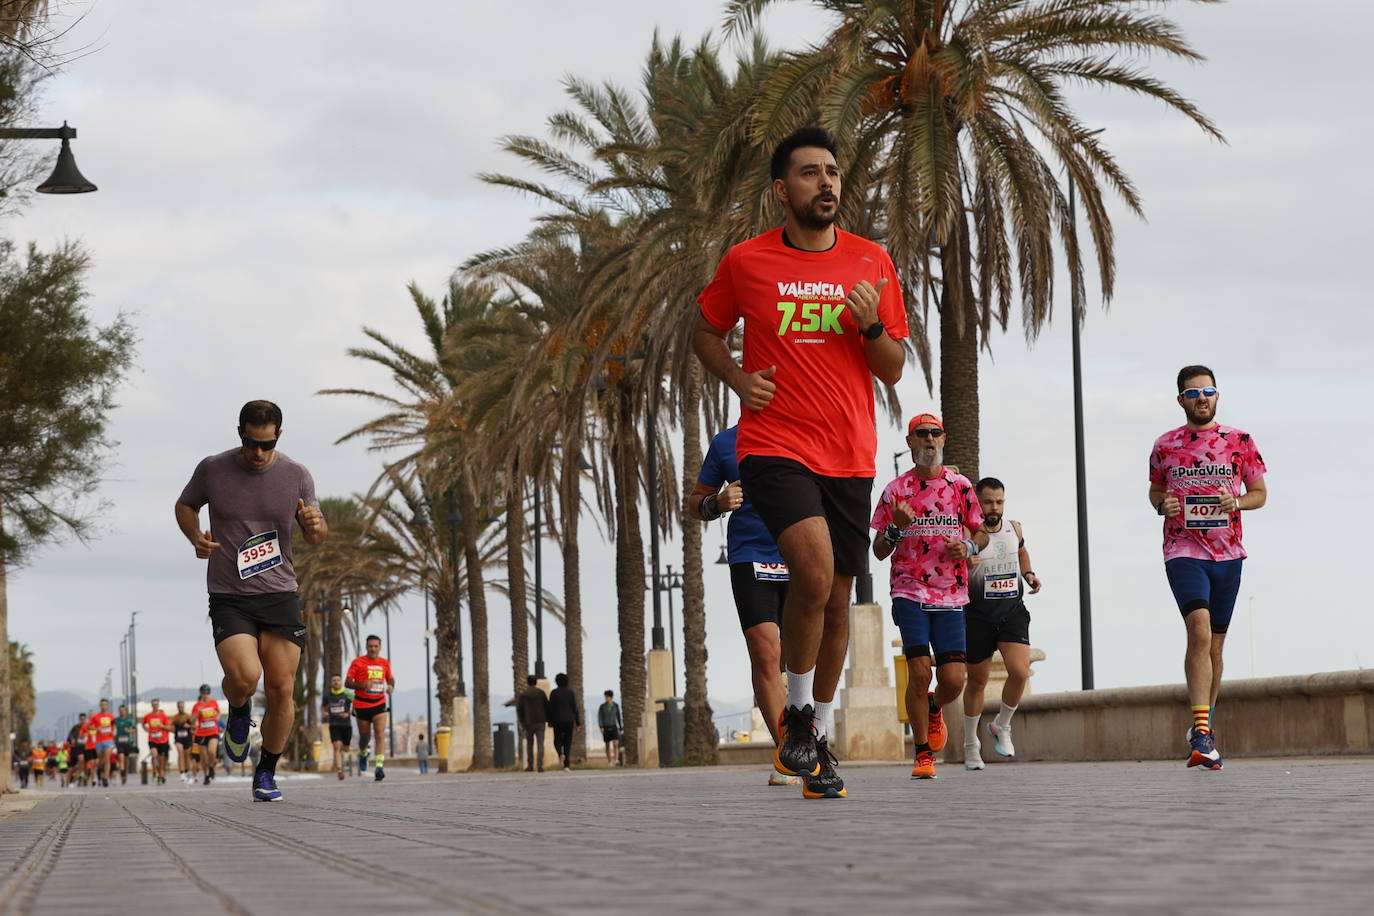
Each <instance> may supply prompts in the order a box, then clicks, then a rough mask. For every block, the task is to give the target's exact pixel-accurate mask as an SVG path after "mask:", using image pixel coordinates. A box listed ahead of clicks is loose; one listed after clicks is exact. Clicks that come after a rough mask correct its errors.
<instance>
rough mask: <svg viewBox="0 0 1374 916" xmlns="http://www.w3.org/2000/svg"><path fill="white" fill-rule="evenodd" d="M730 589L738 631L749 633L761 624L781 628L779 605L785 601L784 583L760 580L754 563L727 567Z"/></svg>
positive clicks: (785, 590)
mask: <svg viewBox="0 0 1374 916" xmlns="http://www.w3.org/2000/svg"><path fill="white" fill-rule="evenodd" d="M730 590H731V591H732V592H734V593H735V610H736V611H738V612H739V628H740V629H741V630H748V629H749V628H750V627H756V626H758V625H759V624H761V623H775V624H777V625H778V626H782V603H783V601H784V600H786V598H787V582H786V581H778V580H777V579H759V578H756V577H755V575H754V564H753V563H731V564H730Z"/></svg>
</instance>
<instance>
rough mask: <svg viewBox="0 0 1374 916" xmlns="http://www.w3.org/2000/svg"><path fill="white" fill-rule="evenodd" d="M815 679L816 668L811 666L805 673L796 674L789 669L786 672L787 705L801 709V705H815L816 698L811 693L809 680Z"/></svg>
mask: <svg viewBox="0 0 1374 916" xmlns="http://www.w3.org/2000/svg"><path fill="white" fill-rule="evenodd" d="M815 679H816V669H815V668H812V669H811V670H810V671H807V672H806V673H805V674H797V673H796V672H794V671H791V670H789V671H788V672H787V705H788V706H795V707H797V708H798V709H801V708H802V707H803V706H813V707H814V706H815V705H816V700H815V698H814V697H813V696H812V695H811V682H812V681H814V680H815Z"/></svg>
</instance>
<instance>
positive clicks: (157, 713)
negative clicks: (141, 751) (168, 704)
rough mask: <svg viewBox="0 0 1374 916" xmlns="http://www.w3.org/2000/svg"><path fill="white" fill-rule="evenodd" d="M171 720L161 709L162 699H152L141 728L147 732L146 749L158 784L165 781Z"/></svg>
mask: <svg viewBox="0 0 1374 916" xmlns="http://www.w3.org/2000/svg"><path fill="white" fill-rule="evenodd" d="M171 727H172V721H171V719H169V718H168V717H167V713H165V712H163V711H162V701H161V700H157V699H155V700H153V711H152V712H150V713H148V714H147V715H146V716H144V717H143V730H144V731H146V732H147V733H148V750H149V751H150V752H151V753H152V756H153V778H154V779H156V780H157V783H158V785H163V784H165V783H166V782H167V751H168V747H169V742H168V740H167V739H168V737H169V730H170V729H171Z"/></svg>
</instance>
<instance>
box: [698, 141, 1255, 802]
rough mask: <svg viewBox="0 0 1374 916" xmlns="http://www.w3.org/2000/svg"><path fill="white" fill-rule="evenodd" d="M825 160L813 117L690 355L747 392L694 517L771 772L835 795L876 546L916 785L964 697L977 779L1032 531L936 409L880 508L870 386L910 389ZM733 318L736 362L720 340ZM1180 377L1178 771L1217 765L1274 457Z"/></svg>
mask: <svg viewBox="0 0 1374 916" xmlns="http://www.w3.org/2000/svg"><path fill="white" fill-rule="evenodd" d="M835 156H836V144H835V141H834V139H833V138H832V137H831V136H830V135H829V134H828V133H827V132H826V131H824V130H822V129H821V128H817V127H808V128H803V129H801V130H798V131H796V132H794V133H793V134H791V135H790V136H788V137H786V138H785V139H783V140H782V141H781V142H780V143H779V144H778V146H777V147H776V149H775V150H774V152H773V156H772V160H771V163H770V168H771V177H772V179H773V193H774V195H775V197H776V199H777V200H778V202H779V203H780V204H781V205H782V209H783V211H784V216H785V222H784V225H783V226H781V227H779V228H777V229H773V230H771V231H769V232H766V233H764V234H763V235H760V236H757V237H755V238H753V239H750V240H748V241H745V242H742V243H741V244H739V245H736V246H734V247H733V248H731V249H730V250H729V251H728V252H727V253H726V255H725V257H724V258H723V259H722V261H721V262H720V265H719V267H718V269H717V271H716V275H715V277H714V278H713V279H712V280H711V282H710V284H708V285H707V287H706V288H705V290H704V291H703V292H702V293H701V296H700V297H699V300H698V301H699V304H700V307H701V311H700V315H699V316H698V318H697V322H696V326H695V329H694V332H693V349H694V351H695V353H696V355H697V357H698V358H699V359H700V360H701V362H702V365H703V366H705V368H706V369H707V370H708V371H709V372H711V373H712V374H713V375H715V376H716V377H717V378H719V379H720V380H721V381H723V382H724V383H725V384H726V385H728V386H729V387H730V388H731V389H732V390H733V391H734V392H735V394H736V395H737V396H738V397H739V401H740V420H739V423H738V425H737V427H732V428H731V429H728V430H726V431H724V432H723V433H721V434H719V435H717V436H716V437H715V439H714V440H713V442H712V445H711V449H710V451H709V452H708V454H707V457H706V460H705V462H704V464H703V467H702V469H701V472H700V474H699V476H698V480H697V483H696V486H695V488H694V490H693V491H692V492H691V493H689V494H687V503H688V509H689V511H691V512H693V513H694V514H696V515H698V516H699V517H700V518H701V519H702V520H704V521H711V520H714V519H716V518H719V517H721V516H722V515H723V514H725V513H727V512H728V513H731V519H730V524H729V529H728V534H727V545H728V550H727V553H728V560H729V562H730V579H731V586H732V589H733V592H734V597H735V603H736V608H737V610H738V612H739V618H740V625H741V627H742V628H743V630H744V635H745V641H746V644H747V647H748V650H749V656H750V664H751V667H752V680H753V684H754V691H755V696H756V700H757V703H758V706H759V708H760V710H761V712H762V713H763V715H764V717H765V719H766V721H767V723H768V727H769V729H770V731H771V732H772V735H773V739H774V741H775V743H776V745H777V749H776V752H775V754H774V759H773V767H774V770H775V773H774V774H773V775H772V776H770V780H769V781H770V783H771V784H774V785H785V784H792V783H796V782H800V783H801V785H802V794H803V796H804V797H806V798H842V797H845V796H846V794H847V790H846V788H845V784H844V780H843V779H842V778H841V777H840V776H839V774H838V772H837V770H836V765H837V764H838V760H837V758H836V756H835V753H834V751H833V749H832V741H831V739H832V738H833V736H834V734H835V721H834V700H835V691H836V688H837V687H838V683H839V676H840V671H841V668H842V666H843V663H844V659H845V655H846V652H847V650H848V646H849V607H850V600H851V593H852V592H851V590H852V586H853V583H854V580H855V577H857V576H860V575H864V574H866V572H867V568H868V563H867V557H866V553H867V552H868V551H869V550H871V551H872V555H873V556H874V557H875V558H877V559H878V560H880V561H881V560H890V561H891V563H890V566H891V574H890V583H891V601H892V619H893V622H894V623H895V624H896V626H897V628H898V630H899V631H900V632H901V637H902V639H901V641H902V648H903V654H904V656H905V658H906V663H907V672H906V673H907V689H906V695H905V698H904V700H905V707H906V711H907V716H908V720H909V722H910V725H911V729H912V739H913V744H914V751H913V756H914V760H913V765H912V772H911V776H912V778H913V779H934V778H935V754H936V753H937V752H939V751H940V750H941V749H942V748H943V747H944V745H945V743H946V740H947V738H948V732H949V729H948V727H947V726H946V724H945V722H944V717H943V713H942V710H943V708H944V707H945V706H946V705H947V704H949V703H952V702H953V701H954V700H955V699H957V698H958V697H959V696H960V694H961V693H962V694H963V696H964V704H963V707H964V766H965V768H966V769H968V770H972V771H977V770H981V769H983V768H984V763H983V760H982V756H981V743H980V740H979V724H980V721H981V715H982V712H983V705H984V701H983V691H984V688H985V687H986V684H987V681H988V677H989V674H990V667H991V656H992V655H993V652H994V651H999V652H1000V653H1001V655H1002V658H1003V661H1004V663H1005V665H1006V669H1007V679H1006V683H1005V685H1004V688H1003V692H1002V698H1001V699H1002V702H1001V706H1000V710H999V712H998V713H997V715H996V717H995V718H994V719H993V720H992V721H990V722H988V723H987V729H988V731H989V732H990V734H991V737H992V739H993V741H994V748H995V750H996V752H997V753H998V754H1001V755H1003V756H1006V757H1012V756H1014V755H1015V753H1016V751H1015V745H1014V743H1013V741H1012V728H1011V721H1012V716H1013V715H1014V714H1015V712H1016V710H1017V708H1018V704H1019V702H1020V698H1021V694H1022V692H1023V691H1024V689H1025V685H1026V679H1027V678H1028V677H1029V674H1030V653H1029V643H1030V635H1029V628H1030V615H1029V612H1028V611H1027V609H1026V606H1025V603H1024V600H1023V599H1024V596H1025V595H1026V594H1028V593H1029V594H1035V593H1036V592H1038V591H1039V590H1040V588H1041V581H1040V578H1039V577H1038V576H1037V575H1036V573H1035V571H1034V570H1033V569H1032V567H1031V562H1030V555H1029V553H1028V552H1027V550H1026V545H1025V537H1024V531H1023V528H1022V527H1021V525H1020V523H1018V522H1015V521H1010V520H1007V519H1006V517H1005V503H1006V495H1007V494H1006V487H1005V485H1004V484H1003V483H1002V481H1001V480H998V479H997V478H993V477H984V478H982V479H981V480H979V481H978V482H977V483H976V484H975V483H974V482H972V481H971V480H969V478H967V477H965V476H964V475H963V474H961V473H959V471H958V469H956V468H953V467H946V466H945V465H944V450H945V445H946V441H947V440H946V434H945V426H944V423H943V422H942V421H941V419H940V417H938V416H937V415H935V414H933V413H919V414H917V415H916V416H914V417H912V418H911V419H910V420H909V422H908V423H907V439H906V442H907V446H908V448H909V449H910V454H911V456H912V459H913V465H914V466H913V467H912V468H911V470H909V471H907V472H905V473H902V474H899V475H898V476H897V477H896V479H894V480H892V481H891V482H890V483H888V484H887V485H886V486H885V487H884V488H883V491H882V495H881V497H880V498H879V500H878V503H877V506H876V508H874V507H872V505H871V497H872V487H873V483H874V478H875V476H876V468H875V460H874V459H875V456H876V450H877V433H876V423H875V415H874V394H873V390H874V379H875V378H876V379H877V380H878V381H879V382H881V383H883V384H885V385H889V386H891V385H894V384H896V382H897V381H898V380H899V379H900V378H901V375H902V368H903V364H904V359H905V351H904V349H903V347H902V345H901V344H900V343H899V342H898V341H900V340H901V339H903V338H905V337H907V336H908V327H907V319H906V310H905V308H904V306H903V296H902V284H901V283H900V281H899V280H898V277H897V273H896V269H895V267H894V265H893V263H892V260H891V258H889V256H888V254H887V252H886V251H884V250H883V248H882V247H881V246H879V245H877V244H875V243H874V242H871V241H869V240H867V239H864V238H862V237H860V236H857V235H854V234H851V233H848V232H845V231H843V230H841V229H839V228H837V227H836V226H835V225H834V223H835V220H836V217H837V216H838V214H839V212H840V194H841V175H842V170H841V167H840V165H839V164H838V163H837V162H836V159H835ZM741 323H742V324H743V335H742V358H741V359H740V360H739V361H737V360H736V358H735V355H734V353H733V352H732V350H731V347H730V345H729V342H728V341H729V338H730V335H731V333H732V332H733V331H734V329H735V328H736V327H737V326H739V325H740V324H741ZM1177 386H1178V391H1177V402H1178V404H1179V406H1180V407H1181V408H1182V409H1183V412H1184V418H1185V421H1186V422H1185V423H1184V425H1182V426H1180V427H1178V428H1176V429H1174V430H1171V431H1170V432H1168V433H1166V434H1165V435H1163V436H1161V437H1160V438H1159V439H1158V440H1157V441H1156V443H1155V446H1154V449H1153V451H1152V452H1151V454H1150V461H1149V499H1150V505H1151V506H1152V507H1153V508H1154V510H1155V512H1156V513H1157V514H1158V515H1160V516H1163V518H1164V522H1163V527H1164V559H1165V570H1166V574H1167V577H1168V581H1169V585H1170V587H1171V589H1172V590H1173V593H1174V597H1175V600H1176V603H1177V606H1178V609H1179V611H1180V613H1181V614H1182V615H1183V619H1184V623H1185V628H1186V632H1187V651H1186V656H1185V666H1184V667H1185V674H1186V677H1187V681H1188V691H1189V694H1190V704H1191V706H1192V710H1191V718H1192V725H1191V727H1190V728H1189V729H1188V733H1187V742H1188V757H1187V765H1188V766H1190V767H1195V766H1196V767H1202V768H1204V769H1207V770H1220V769H1221V766H1222V763H1221V756H1220V753H1219V751H1218V750H1217V748H1216V736H1215V732H1214V730H1213V727H1212V709H1213V707H1214V706H1215V704H1216V700H1217V694H1218V691H1219V688H1220V683H1221V671H1222V662H1221V653H1222V646H1223V644H1224V642H1225V636H1226V630H1227V627H1228V625H1229V623H1230V619H1231V614H1232V610H1233V608H1234V604H1235V600H1236V595H1237V592H1238V589H1239V585H1240V567H1241V563H1242V560H1243V558H1244V556H1245V551H1244V549H1243V547H1242V546H1241V522H1240V512H1241V511H1242V510H1253V509H1258V508H1260V506H1262V505H1263V504H1264V501H1265V489H1264V479H1263V475H1264V473H1265V467H1264V462H1263V460H1262V459H1261V458H1260V455H1259V452H1258V451H1257V450H1256V448H1255V444H1254V441H1253V440H1252V438H1251V437H1250V436H1249V435H1248V434H1247V433H1244V432H1242V431H1241V430H1238V429H1235V428H1234V427H1228V426H1222V425H1220V424H1219V423H1217V421H1216V410H1217V405H1218V401H1219V393H1218V389H1217V386H1216V376H1215V373H1213V372H1212V370H1211V369H1210V368H1208V367H1206V366H1202V365H1191V366H1186V367H1184V368H1183V369H1182V370H1180V372H1179V373H1178V377H1177ZM870 531H871V532H872V535H871V540H870V534H869V532H870ZM780 672H781V674H782V677H780V676H779V674H780ZM932 684H933V685H934V689H933V690H932V689H931V686H932Z"/></svg>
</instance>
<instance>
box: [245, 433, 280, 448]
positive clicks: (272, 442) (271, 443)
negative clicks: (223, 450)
mask: <svg viewBox="0 0 1374 916" xmlns="http://www.w3.org/2000/svg"><path fill="white" fill-rule="evenodd" d="M239 441H240V442H242V443H243V447H244V448H246V449H248V450H249V451H250V452H251V451H259V452H270V451H272V449H274V448H276V447H277V440H276V439H268V440H267V441H266V442H262V441H260V440H258V439H249V438H248V437H247V436H239Z"/></svg>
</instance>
